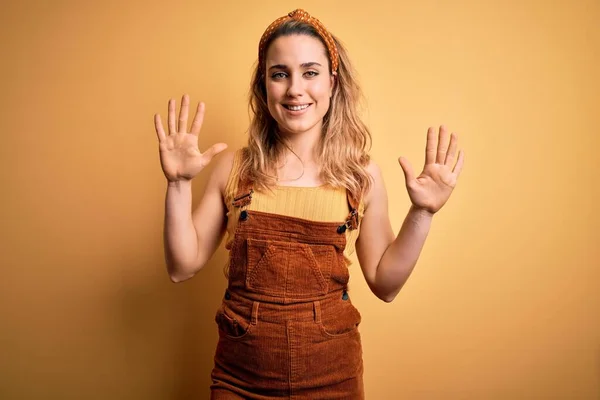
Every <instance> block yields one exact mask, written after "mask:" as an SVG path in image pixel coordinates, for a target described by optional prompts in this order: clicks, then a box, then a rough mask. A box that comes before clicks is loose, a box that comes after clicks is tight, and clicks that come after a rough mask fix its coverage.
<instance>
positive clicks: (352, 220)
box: [338, 189, 360, 233]
mask: <svg viewBox="0 0 600 400" xmlns="http://www.w3.org/2000/svg"><path fill="white" fill-rule="evenodd" d="M346 197H347V198H348V207H349V208H350V212H349V213H348V217H346V222H345V223H344V224H343V225H340V226H338V233H344V232H346V229H350V230H352V229H358V223H359V220H358V219H359V218H358V206H359V204H360V200H359V198H358V197H357V196H355V195H354V193H352V191H350V190H348V189H346Z"/></svg>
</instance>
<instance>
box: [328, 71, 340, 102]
mask: <svg viewBox="0 0 600 400" xmlns="http://www.w3.org/2000/svg"><path fill="white" fill-rule="evenodd" d="M337 76H338V74H337V72H335V71H334V72H332V73H331V75H329V83H330V85H329V87H330V89H329V97H330V98H331V97H332V96H333V89H335V85H336V84H337Z"/></svg>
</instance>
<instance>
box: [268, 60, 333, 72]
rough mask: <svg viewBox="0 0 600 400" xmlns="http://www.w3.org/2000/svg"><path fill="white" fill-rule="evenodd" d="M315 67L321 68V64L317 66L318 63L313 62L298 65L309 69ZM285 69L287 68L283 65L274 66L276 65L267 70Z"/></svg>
mask: <svg viewBox="0 0 600 400" xmlns="http://www.w3.org/2000/svg"><path fill="white" fill-rule="evenodd" d="M315 65H318V66H319V67H322V65H321V64H319V63H318V62H314V61H311V62H307V63H303V64H300V66H301V67H302V68H310V67H314V66H315ZM287 68H288V66H287V65H285V64H276V65H273V66H271V67H270V68H269V70H272V69H287Z"/></svg>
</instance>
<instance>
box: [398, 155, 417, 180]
mask: <svg viewBox="0 0 600 400" xmlns="http://www.w3.org/2000/svg"><path fill="white" fill-rule="evenodd" d="M398 163H399V164H400V167H401V168H402V172H404V179H405V180H406V184H408V182H410V181H412V180H414V179H415V173H414V171H413V169H412V166H411V165H410V163H409V162H408V160H407V159H406V158H404V157H400V158H398Z"/></svg>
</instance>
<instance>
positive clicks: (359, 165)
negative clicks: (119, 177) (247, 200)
mask: <svg viewBox="0 0 600 400" xmlns="http://www.w3.org/2000/svg"><path fill="white" fill-rule="evenodd" d="M289 35H308V36H312V37H315V38H318V39H319V40H320V41H321V42H322V43H323V45H324V46H325V48H326V49H327V46H326V44H325V43H324V41H323V38H322V37H321V36H320V35H319V33H318V32H317V31H316V30H315V29H314V27H312V26H311V25H309V24H306V23H304V22H301V21H296V20H288V21H286V22H284V23H283V24H281V25H280V26H279V28H278V29H276V30H275V31H274V32H273V34H272V35H271V36H270V38H269V40H268V41H267V42H266V44H265V52H266V50H268V48H269V45H270V44H271V43H272V42H273V41H274V40H275V39H276V38H278V37H280V36H289ZM332 37H333V40H334V42H335V45H336V47H337V50H338V53H339V67H338V71H337V75H336V82H335V85H334V88H333V95H332V97H331V104H330V107H329V110H328V111H327V113H326V114H325V116H324V117H323V132H322V135H321V139H320V140H319V143H318V145H317V146H318V147H317V162H318V164H319V165H320V167H321V179H322V180H323V181H324V182H325V183H326V184H327V185H330V186H332V187H345V188H346V189H348V190H349V191H350V192H351V193H352V194H353V195H354V196H355V197H356V198H359V199H360V198H362V197H363V195H364V194H365V193H366V192H367V191H368V190H369V188H370V186H371V179H370V175H369V173H368V172H367V170H366V166H367V164H368V162H369V159H370V157H369V154H368V150H369V148H370V146H371V134H370V132H369V130H368V128H367V127H366V125H365V124H364V123H363V122H362V120H361V119H360V117H359V115H358V106H359V104H360V101H361V100H362V93H361V90H360V87H359V85H358V84H357V82H356V79H355V76H354V75H355V74H354V71H353V69H352V66H351V64H350V60H349V58H348V53H347V51H346V49H345V48H344V46H343V45H342V44H341V43H340V41H339V40H338V39H337V38H336V37H335V36H333V35H332ZM328 60H329V69H330V73H332V72H331V60H330V57H329V55H328ZM262 62H263V63H264V61H262ZM260 63H261V60H259V61H258V62H257V64H256V66H255V68H254V72H253V79H252V85H251V88H250V95H249V112H250V115H251V122H250V126H249V129H248V135H249V137H248V146H247V147H246V148H245V149H244V157H243V161H242V165H241V169H240V175H241V177H243V178H247V179H250V180H252V181H253V182H254V186H255V188H256V189H259V190H260V189H267V190H268V189H269V188H271V187H273V186H275V185H276V184H277V180H276V176H274V174H273V171H274V166H275V165H276V163H277V162H278V161H279V160H281V158H282V156H283V155H284V152H285V150H286V149H288V150H290V151H292V152H293V150H292V149H290V148H289V146H288V145H287V144H286V143H285V142H284V140H283V139H282V137H281V136H280V135H279V131H278V128H277V122H276V121H275V120H274V119H273V117H272V116H271V114H270V113H269V109H268V107H267V93H266V86H265V73H264V71H265V68H264V66H263V65H260Z"/></svg>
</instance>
